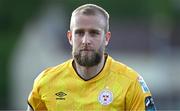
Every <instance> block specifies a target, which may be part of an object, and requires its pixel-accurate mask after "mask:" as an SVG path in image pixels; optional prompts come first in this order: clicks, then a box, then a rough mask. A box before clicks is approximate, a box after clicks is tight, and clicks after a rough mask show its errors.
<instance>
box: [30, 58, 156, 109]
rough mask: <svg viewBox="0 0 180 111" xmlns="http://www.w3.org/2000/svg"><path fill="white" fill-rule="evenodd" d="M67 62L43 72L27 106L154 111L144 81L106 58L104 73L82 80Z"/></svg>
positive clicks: (120, 64) (70, 61)
mask: <svg viewBox="0 0 180 111" xmlns="http://www.w3.org/2000/svg"><path fill="white" fill-rule="evenodd" d="M72 63H73V60H72V59H71V60H68V61H66V62H64V63H63V64H60V65H58V66H55V67H52V68H48V69H46V70H44V71H43V72H42V73H41V74H39V76H38V77H37V78H36V79H35V81H34V85H33V89H32V91H31V93H30V95H29V98H28V104H29V105H30V106H31V108H32V109H33V110H35V111H38V110H48V111H63V110H65V111H68V110H75V111H76V110H77V111H90V110H91V111H92V110H96V111H101V110H103V111H117V110H118V111H122V110H151V111H152V110H155V107H154V102H153V99H152V97H151V93H150V91H149V89H148V87H147V85H146V83H145V82H144V80H143V78H142V77H141V76H140V75H139V74H138V73H137V72H135V71H134V70H132V69H131V68H129V67H127V66H126V65H124V64H122V63H120V62H118V61H115V60H114V59H112V57H110V56H107V59H106V62H105V65H104V67H103V69H102V70H101V72H99V74H98V75H97V76H95V77H94V78H92V79H90V80H83V79H82V78H81V77H80V76H78V74H77V73H76V71H75V70H74V68H73V66H72Z"/></svg>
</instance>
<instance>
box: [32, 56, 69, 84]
mask: <svg viewBox="0 0 180 111" xmlns="http://www.w3.org/2000/svg"><path fill="white" fill-rule="evenodd" d="M71 62H72V60H71V59H70V60H67V61H65V62H64V63H62V64H59V65H57V66H53V67H48V68H46V69H45V70H43V71H42V72H41V73H40V74H39V75H38V76H37V77H36V79H35V81H34V83H35V84H42V83H44V82H45V81H46V82H47V81H50V80H51V78H54V77H55V76H57V75H59V74H61V72H63V71H64V70H65V69H67V67H68V66H69V64H70V63H71Z"/></svg>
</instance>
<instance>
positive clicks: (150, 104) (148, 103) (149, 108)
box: [145, 96, 156, 111]
mask: <svg viewBox="0 0 180 111" xmlns="http://www.w3.org/2000/svg"><path fill="white" fill-rule="evenodd" d="M145 108H146V111H156V108H155V105H154V101H153V99H152V97H151V96H148V97H146V98H145Z"/></svg>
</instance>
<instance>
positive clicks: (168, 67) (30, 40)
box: [0, 0, 180, 110]
mask: <svg viewBox="0 0 180 111" xmlns="http://www.w3.org/2000/svg"><path fill="white" fill-rule="evenodd" d="M84 3H96V4H98V5H100V6H102V7H103V8H105V9H106V10H107V11H108V12H109V13H110V16H111V17H110V30H111V32H112V38H111V41H110V44H109V46H108V48H107V52H108V53H109V54H110V55H112V56H113V57H114V58H116V59H117V60H119V61H121V62H123V63H125V64H127V65H129V66H130V67H132V68H134V69H135V70H136V71H137V72H139V73H140V74H141V75H142V76H143V77H144V79H145V81H146V82H147V84H148V86H149V88H150V89H151V92H152V94H153V97H154V101H155V103H156V107H157V109H160V110H180V96H179V94H180V86H179V84H180V81H179V78H180V0H119V1H118V0H116V1H115V0H109V1H108V0H59V1H58V0H29V1H25V0H0V110H5V109H11V110H12V109H13V110H24V109H26V105H27V97H28V94H29V92H30V90H31V88H32V84H33V80H34V78H35V77H36V76H37V75H38V74H39V73H40V72H41V71H42V70H43V69H44V68H47V67H49V66H54V65H57V64H59V63H61V62H63V61H65V60H66V59H68V58H70V57H71V47H70V45H69V44H68V41H67V39H66V31H67V30H68V28H69V19H70V15H71V11H72V10H73V9H74V8H75V7H77V6H79V5H81V4H84Z"/></svg>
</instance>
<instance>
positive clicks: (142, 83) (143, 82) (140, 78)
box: [138, 76, 149, 93]
mask: <svg viewBox="0 0 180 111" xmlns="http://www.w3.org/2000/svg"><path fill="white" fill-rule="evenodd" d="M138 81H139V83H140V85H141V88H142V90H143V92H144V93H147V92H149V88H148V87H147V85H146V82H145V81H144V79H143V78H142V77H141V76H139V77H138Z"/></svg>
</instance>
